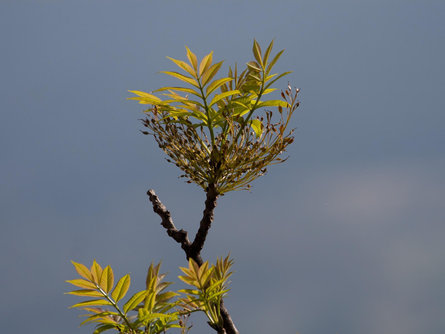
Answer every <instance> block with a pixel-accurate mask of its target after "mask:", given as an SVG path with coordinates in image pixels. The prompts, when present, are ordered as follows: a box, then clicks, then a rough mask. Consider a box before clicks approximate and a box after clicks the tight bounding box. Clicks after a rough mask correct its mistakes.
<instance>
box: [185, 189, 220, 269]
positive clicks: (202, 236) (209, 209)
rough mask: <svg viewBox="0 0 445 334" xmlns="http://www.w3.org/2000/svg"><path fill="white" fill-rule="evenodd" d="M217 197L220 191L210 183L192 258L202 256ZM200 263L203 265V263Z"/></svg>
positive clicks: (192, 250) (191, 251)
mask: <svg viewBox="0 0 445 334" xmlns="http://www.w3.org/2000/svg"><path fill="white" fill-rule="evenodd" d="M217 199H218V192H217V191H216V188H215V185H214V184H210V185H209V187H208V188H207V192H206V201H205V208H204V212H203V215H202V219H201V222H200V223H199V229H198V232H196V235H195V239H194V240H193V243H192V245H191V247H190V248H191V249H190V255H191V256H192V258H194V257H200V254H201V251H202V249H203V247H204V243H205V241H206V238H207V234H208V233H209V229H210V226H211V225H212V222H213V216H214V214H213V212H214V211H215V207H216V200H217ZM201 262H202V260H201ZM198 264H199V265H201V264H202V263H198Z"/></svg>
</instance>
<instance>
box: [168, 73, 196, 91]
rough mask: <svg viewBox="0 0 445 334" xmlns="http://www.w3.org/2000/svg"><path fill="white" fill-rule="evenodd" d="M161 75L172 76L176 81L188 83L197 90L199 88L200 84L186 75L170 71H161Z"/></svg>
mask: <svg viewBox="0 0 445 334" xmlns="http://www.w3.org/2000/svg"><path fill="white" fill-rule="evenodd" d="M161 73H164V74H167V75H170V76H172V77H174V78H176V79H179V80H182V81H184V82H187V83H188V84H190V85H192V86H195V87H197V88H198V87H199V86H198V83H197V82H196V80H195V79H193V78H190V77H188V76H185V75H184V74H181V73H178V72H170V71H161Z"/></svg>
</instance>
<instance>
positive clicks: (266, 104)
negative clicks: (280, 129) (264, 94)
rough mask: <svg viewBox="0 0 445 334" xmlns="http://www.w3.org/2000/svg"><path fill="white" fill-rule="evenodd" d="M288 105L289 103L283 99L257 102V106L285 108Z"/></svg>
mask: <svg viewBox="0 0 445 334" xmlns="http://www.w3.org/2000/svg"><path fill="white" fill-rule="evenodd" d="M288 106H289V103H287V102H286V101H283V100H268V101H263V102H260V103H259V104H258V108H262V107H283V108H287V107H288Z"/></svg>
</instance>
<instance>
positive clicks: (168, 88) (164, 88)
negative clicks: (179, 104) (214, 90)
mask: <svg viewBox="0 0 445 334" xmlns="http://www.w3.org/2000/svg"><path fill="white" fill-rule="evenodd" d="M166 90H176V91H179V92H184V93H190V94H193V95H196V96H197V97H201V93H199V92H197V91H196V90H194V89H192V88H187V87H162V88H159V89H156V90H154V91H153V92H162V91H166Z"/></svg>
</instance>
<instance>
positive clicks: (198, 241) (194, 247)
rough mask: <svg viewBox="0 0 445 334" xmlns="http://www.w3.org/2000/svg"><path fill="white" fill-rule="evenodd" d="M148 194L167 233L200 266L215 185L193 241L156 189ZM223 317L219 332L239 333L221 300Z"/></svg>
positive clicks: (209, 223)
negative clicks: (174, 218)
mask: <svg viewBox="0 0 445 334" xmlns="http://www.w3.org/2000/svg"><path fill="white" fill-rule="evenodd" d="M147 195H148V197H149V198H150V202H151V203H152V205H153V211H154V212H156V213H157V214H158V215H159V216H160V217H161V219H162V222H161V225H162V226H163V227H164V228H165V229H166V230H167V234H168V235H169V236H170V237H171V238H173V239H174V240H175V241H176V242H177V243H180V244H181V248H182V249H183V250H184V252H185V255H186V257H187V259H190V258H192V259H193V260H194V261H195V262H196V263H197V264H198V265H199V266H201V265H202V264H203V262H204V261H203V260H202V257H201V250H202V248H203V247H204V243H205V240H206V238H207V234H208V232H209V229H210V226H211V224H212V222H213V216H214V214H213V212H214V210H215V207H216V201H217V199H218V192H217V191H216V189H215V185H214V184H211V185H209V187H208V189H207V191H206V201H205V208H204V212H203V217H202V219H201V222H200V224H199V229H198V232H197V233H196V236H195V240H194V241H193V243H191V242H190V240H189V239H188V236H187V232H186V231H184V230H182V229H181V230H179V231H178V229H177V228H176V227H175V224H174V223H173V219H172V218H171V215H170V212H169V211H168V210H167V208H166V207H165V205H164V204H162V202H161V201H160V200H159V198H158V196H156V194H155V192H154V190H152V189H150V190H149V191H147ZM220 310H221V317H222V319H223V327H224V328H223V329H219V330H218V334H239V332H238V330H237V328H236V327H235V324H234V323H233V321H232V318H231V317H230V314H229V311H228V310H227V309H226V307H225V306H224V303H223V301H222V300H221V306H220Z"/></svg>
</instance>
